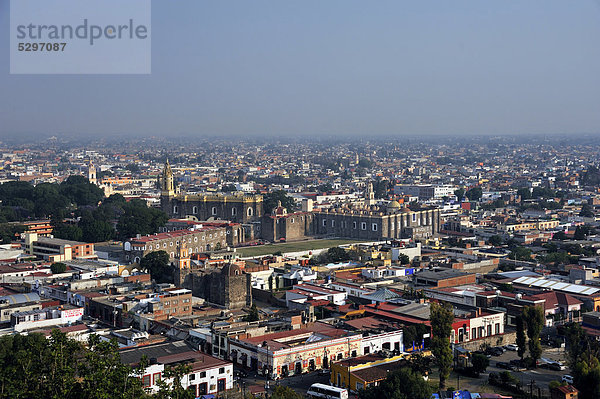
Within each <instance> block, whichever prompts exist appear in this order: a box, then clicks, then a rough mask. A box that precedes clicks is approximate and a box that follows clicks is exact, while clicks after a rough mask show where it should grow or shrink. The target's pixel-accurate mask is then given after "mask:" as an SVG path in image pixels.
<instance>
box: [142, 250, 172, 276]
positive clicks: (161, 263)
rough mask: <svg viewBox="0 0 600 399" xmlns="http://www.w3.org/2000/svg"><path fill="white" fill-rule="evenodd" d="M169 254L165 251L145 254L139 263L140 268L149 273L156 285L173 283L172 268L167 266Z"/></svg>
mask: <svg viewBox="0 0 600 399" xmlns="http://www.w3.org/2000/svg"><path fill="white" fill-rule="evenodd" d="M169 261H170V258H169V254H168V253H166V252H165V251H154V252H150V253H148V254H146V255H145V256H144V257H143V258H142V260H141V261H140V268H142V270H145V271H147V272H148V273H150V276H151V277H152V279H153V280H155V281H156V282H157V283H170V282H173V267H172V266H171V265H170V264H169Z"/></svg>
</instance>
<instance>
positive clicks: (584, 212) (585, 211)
mask: <svg viewBox="0 0 600 399" xmlns="http://www.w3.org/2000/svg"><path fill="white" fill-rule="evenodd" d="M579 216H582V217H586V218H593V217H594V208H593V207H592V206H591V205H590V204H583V206H582V207H581V212H579Z"/></svg>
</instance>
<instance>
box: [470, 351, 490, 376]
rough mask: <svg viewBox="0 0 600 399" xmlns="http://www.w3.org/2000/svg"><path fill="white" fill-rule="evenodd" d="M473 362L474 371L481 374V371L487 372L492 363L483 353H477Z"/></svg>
mask: <svg viewBox="0 0 600 399" xmlns="http://www.w3.org/2000/svg"><path fill="white" fill-rule="evenodd" d="M471 364H473V372H474V373H475V374H477V376H479V374H480V373H485V370H486V369H487V368H488V366H489V365H490V360H489V359H488V358H487V357H486V356H485V355H482V354H481V353H475V354H474V355H473V357H472V358H471Z"/></svg>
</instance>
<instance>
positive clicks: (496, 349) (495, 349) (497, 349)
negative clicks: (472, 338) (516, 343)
mask: <svg viewBox="0 0 600 399" xmlns="http://www.w3.org/2000/svg"><path fill="white" fill-rule="evenodd" d="M485 353H486V354H488V355H492V356H500V355H501V354H503V353H504V350H503V349H502V348H500V347H497V346H496V347H493V348H487V349H486V350H485Z"/></svg>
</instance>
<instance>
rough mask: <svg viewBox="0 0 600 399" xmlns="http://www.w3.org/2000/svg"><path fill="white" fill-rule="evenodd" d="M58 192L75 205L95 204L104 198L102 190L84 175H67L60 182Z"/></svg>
mask: <svg viewBox="0 0 600 399" xmlns="http://www.w3.org/2000/svg"><path fill="white" fill-rule="evenodd" d="M59 192H60V193H61V194H62V195H63V196H65V197H66V198H67V199H68V200H69V201H70V202H71V203H72V204H76V205H77V206H82V205H94V206H95V205H98V203H99V202H100V201H101V200H102V199H103V198H104V190H102V189H101V188H100V187H98V186H96V185H95V184H92V183H90V181H89V180H88V179H87V178H86V177H84V176H69V177H68V178H67V180H65V181H63V182H62V183H61V184H60V187H59Z"/></svg>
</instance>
